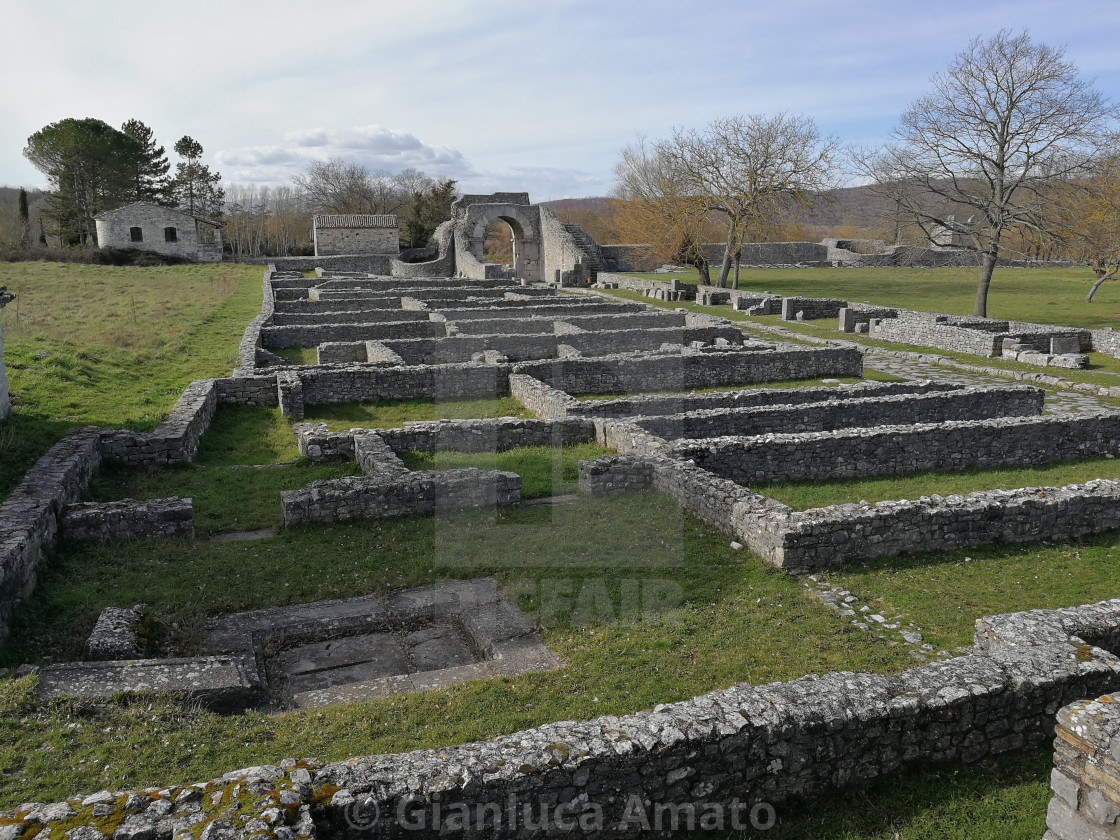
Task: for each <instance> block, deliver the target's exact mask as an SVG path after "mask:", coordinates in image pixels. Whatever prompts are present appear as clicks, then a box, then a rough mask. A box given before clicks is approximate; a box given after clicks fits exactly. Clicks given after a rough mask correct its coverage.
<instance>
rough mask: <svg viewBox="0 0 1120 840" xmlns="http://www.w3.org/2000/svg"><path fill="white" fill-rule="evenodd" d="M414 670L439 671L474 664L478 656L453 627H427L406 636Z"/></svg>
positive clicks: (406, 643) (405, 639) (405, 640)
mask: <svg viewBox="0 0 1120 840" xmlns="http://www.w3.org/2000/svg"><path fill="white" fill-rule="evenodd" d="M404 645H405V647H406V648H407V649H408V655H409V658H410V659H411V660H412V668H413V670H414V671H439V670H442V669H445V668H457V667H459V666H462V665H472V664H474V662H475V661H476V658H475V656H474V654H473V653H471V651H470V649H469V648H468V647H467V645H466V643H465V642H463V640H462V639H461V638H459V635H458V634H457V633H456V632H455V631H454V630H453V629H452V628H451V627H446V626H444V627H441V626H436V627H425V628H424V629H423V630H417V631H416V632H414V633H409V634H408V635H407V636H405V637H404Z"/></svg>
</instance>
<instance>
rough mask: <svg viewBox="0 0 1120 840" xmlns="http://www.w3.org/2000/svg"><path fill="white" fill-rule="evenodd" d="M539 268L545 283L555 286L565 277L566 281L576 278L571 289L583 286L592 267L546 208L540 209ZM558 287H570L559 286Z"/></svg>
mask: <svg viewBox="0 0 1120 840" xmlns="http://www.w3.org/2000/svg"><path fill="white" fill-rule="evenodd" d="M539 210H540V229H541V266H542V277H543V279H544V281H545V282H546V283H556V282H557V280H558V278H559V279H562V278H563V276H564V275H565V274H568V275H569V279H570V280H571V279H573V278H578V280H574V282H571V283H570V285H586V283H587V281H588V279H589V278H590V276H591V270H592V266H591V264H590V261H589V260H588V257H587V255H586V254H584V252H583V249H581V248H580V247H579V245H578V244H577V243H576V241H575V239H574V238H573V237H572V235H571V233H569V232H568V231H567V230H566V229H565V228H564V226H563V225H562V224H561V223H560V220H559V219H557V218H556V215H555V214H554V213H553V212H552V211H551V210H549V209H548V208H547V207H540V208H539ZM558 285H569V283H563V282H560V283H558Z"/></svg>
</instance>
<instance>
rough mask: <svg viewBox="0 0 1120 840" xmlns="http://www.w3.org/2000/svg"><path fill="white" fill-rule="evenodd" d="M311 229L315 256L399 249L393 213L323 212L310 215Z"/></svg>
mask: <svg viewBox="0 0 1120 840" xmlns="http://www.w3.org/2000/svg"><path fill="white" fill-rule="evenodd" d="M311 230H312V236H313V237H314V238H315V256H317V257H329V256H333V255H336V254H398V253H400V232H399V230H398V227H397V217H396V216H392V215H379V216H378V215H367V214H356V213H347V214H343V213H323V214H319V215H316V216H314V217H313V218H312V224H311Z"/></svg>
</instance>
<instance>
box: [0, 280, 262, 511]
mask: <svg viewBox="0 0 1120 840" xmlns="http://www.w3.org/2000/svg"><path fill="white" fill-rule="evenodd" d="M262 274H263V269H262V268H261V267H260V266H242V265H207V266H201V265H198V266H174V267H162V268H119V267H114V266H98V265H80V264H70V263H38V262H25V263H3V264H2V265H0V285H7V286H8V288H9V289H11V290H12V291H14V292H15V293H16V295H17V297H16V299H15V301H13V302H12V303H11V304H9V305H8V306H7V307H6V308H5V309H4V310H3V311H0V328H2V329H3V333H4V361H5V363H6V367H7V373H8V384H9V387H10V390H11V393H12V397H13V407H14V414H13V416H12V418H11V419H9V420H5V421H0V500H2V499H3V498H4V497H6V496H7V494H8V493H9V492H10V491H11V489H12V488H13V487H14V486H15V485H16V484H17V483H18V482H19V480H20V479H21V478H22V476H23V474H24V472H26V471H27V469H28V468H29V467H30V466H31V465H32V464H33V463H34V462H35V460H36V459H37V458H38V457H39V456H40V455H42V454H43V452H45V451H46V450H47V449H48V448H49V447H50V446H51V445H52V444H53V443H54V442H55V441H57V440H58V439H59V438H60V437H62V435H63V434H65V432H66V431H67V429H69V428H70V427H72V426H83V425H98V426H106V427H125V428H130V429H135V430H138V431H150V430H151V429H154V428H155V427H156V425H157V424H158V423H159V420H160V418H161V417H162V416H163V415H164V414H166V413H167V412H168V411H169V410H170V409H171V407H172V406H173V405H174V404H175V401H176V400H177V399H178V398H179V395H180V394H181V393H182V391H183V388H185V387H186V386H187V384H189V383H190V381H191V380H192V379H199V378H205V377H208V376H228V375H229V372H230V370H232V368H233V366H234V363H235V362H236V359H237V346H238V342H239V341H240V338H241V335H242V333H243V332H244V330H245V325H246V324H247V323H248V322H249V321H250V320H252V318H253V317H254V316H255V315H256V314H257V313H258V312H259V311H260V300H261V289H260V283H261V277H262Z"/></svg>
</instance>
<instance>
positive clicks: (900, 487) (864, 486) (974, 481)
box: [751, 458, 1120, 510]
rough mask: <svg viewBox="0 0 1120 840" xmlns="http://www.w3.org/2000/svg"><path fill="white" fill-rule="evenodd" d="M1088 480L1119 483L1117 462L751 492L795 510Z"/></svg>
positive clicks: (761, 487)
mask: <svg viewBox="0 0 1120 840" xmlns="http://www.w3.org/2000/svg"><path fill="white" fill-rule="evenodd" d="M1094 478H1111V479H1117V478H1120V461H1117V460H1115V459H1113V458H1086V459H1085V460H1082V461H1065V462H1062V463H1058V464H1051V465H1049V466H1045V467H1029V468H1005V469H984V470H966V471H963V472H923V473H911V474H909V475H904V476H883V477H869V478H860V479H850V480H847V479H843V480H834V481H797V482H781V483H773V484H755V485H753V486H752V487H751V489H752V490H754V491H755V492H756V493H762V494H763V495H764V496H769V497H770V498H772V499H777V500H778V501H779V502H784V503H785V504H787V505H789V506H790V507H792V508H794V509H795V510H808V509H809V508H817V507H826V506H828V505H839V504H845V503H848V502H859V501H861V500H866V501H869V502H886V501H897V500H899V499H917V498H919V497H920V496H929V495H931V494H933V493H937V494H939V495H942V496H948V495H951V494H953V493H973V492H975V491H977V490H1014V489H1016V488H1018V487H1061V486H1062V485H1065V484H1078V483H1082V482H1085V481H1089V480H1091V479H1094Z"/></svg>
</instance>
